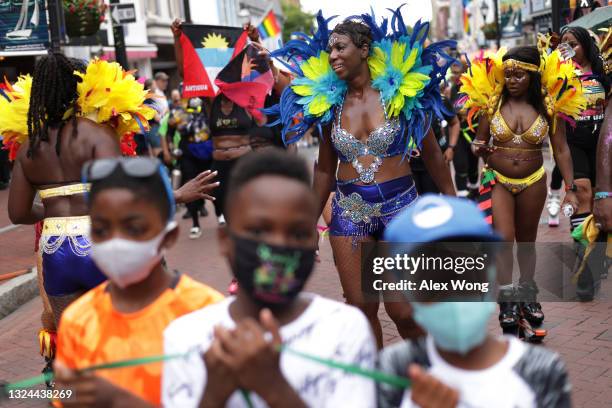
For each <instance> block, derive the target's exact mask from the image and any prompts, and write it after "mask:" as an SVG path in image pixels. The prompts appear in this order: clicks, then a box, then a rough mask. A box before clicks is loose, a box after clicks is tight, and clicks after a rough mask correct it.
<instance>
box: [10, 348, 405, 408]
mask: <svg viewBox="0 0 612 408" xmlns="http://www.w3.org/2000/svg"><path fill="white" fill-rule="evenodd" d="M277 350H278V351H284V352H286V353H289V354H293V355H295V356H297V357H301V358H303V359H305V360H309V361H314V362H316V363H319V364H322V365H325V366H327V367H330V368H336V369H340V370H343V371H345V372H348V373H351V374H355V375H358V376H361V377H365V378H369V379H372V380H374V381H376V382H378V383H384V384H388V385H391V386H394V387H397V388H408V387H410V380H408V379H407V378H404V377H398V376H396V375H392V374H387V373H384V372H382V371H377V370H369V369H365V368H361V367H359V366H358V365H355V364H346V363H341V362H339V361H335V360H331V359H327V358H322V357H317V356H313V355H311V354H307V353H303V352H301V351H297V350H293V349H290V348H288V347H286V346H283V345H280V346H279V347H278V348H277ZM194 352H197V351H189V352H187V353H181V354H164V355H159V356H150V357H142V358H134V359H129V360H121V361H115V362H112V363H104V364H97V365H93V366H89V367H86V368H83V369H80V370H78V372H80V373H87V372H91V371H96V370H107V369H115V368H123V367H134V366H139V365H145V364H152V363H158V362H162V361H168V360H174V359H178V358H185V357H187V356H188V355H189V354H191V353H194ZM54 378H55V377H54V375H53V373H45V374H42V375H37V376H35V377H31V378H27V379H25V380H21V381H17V382H14V383H11V384H5V385H3V387H2V388H3V391H4V393H6V392H7V391H11V390H18V389H23V388H31V387H33V386H35V385H39V384H44V383H45V382H47V381H52V380H53V379H54ZM240 391H241V393H242V395H243V397H244V399H245V401H246V402H247V405H248V406H249V407H252V406H253V403H252V401H251V398H250V396H249V394H248V392H247V391H245V390H243V389H241V390H240Z"/></svg>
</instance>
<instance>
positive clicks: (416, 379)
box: [408, 364, 459, 408]
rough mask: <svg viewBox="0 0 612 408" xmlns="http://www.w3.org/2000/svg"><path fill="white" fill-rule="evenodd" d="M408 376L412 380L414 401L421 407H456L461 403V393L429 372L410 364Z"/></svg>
mask: <svg viewBox="0 0 612 408" xmlns="http://www.w3.org/2000/svg"><path fill="white" fill-rule="evenodd" d="M408 376H409V377H410V381H412V389H411V391H412V401H414V403H415V404H416V405H418V406H420V407H421V408H454V407H456V406H457V404H458V403H459V393H458V392H457V391H456V390H455V389H453V388H451V387H449V386H447V385H445V384H443V383H442V382H440V381H438V380H437V379H436V378H435V377H433V376H431V375H429V374H427V373H426V372H425V371H423V369H422V368H421V367H420V366H418V365H416V364H410V366H409V367H408Z"/></svg>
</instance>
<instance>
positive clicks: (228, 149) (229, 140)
mask: <svg viewBox="0 0 612 408" xmlns="http://www.w3.org/2000/svg"><path fill="white" fill-rule="evenodd" d="M250 151H251V138H250V136H249V135H227V136H215V137H213V159H214V160H217V161H226V160H234V159H237V158H239V157H241V156H244V155H245V154H247V153H248V152H250Z"/></svg>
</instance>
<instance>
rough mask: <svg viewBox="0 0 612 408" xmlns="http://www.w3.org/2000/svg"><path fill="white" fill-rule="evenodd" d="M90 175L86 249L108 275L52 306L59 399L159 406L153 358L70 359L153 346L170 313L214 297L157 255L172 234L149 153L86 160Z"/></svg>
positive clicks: (164, 181) (163, 185)
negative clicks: (56, 318) (57, 317)
mask: <svg viewBox="0 0 612 408" xmlns="http://www.w3.org/2000/svg"><path fill="white" fill-rule="evenodd" d="M83 175H84V177H85V178H86V179H87V181H88V182H91V192H90V195H89V208H90V216H91V220H92V226H91V238H92V253H91V256H92V258H93V260H94V261H95V263H96V264H97V266H98V267H99V268H100V269H101V270H102V272H103V273H104V274H105V275H106V276H107V277H108V279H109V280H108V281H107V282H105V283H103V284H101V285H100V286H98V287H96V288H94V289H92V290H91V291H89V292H87V293H86V294H85V295H83V296H82V297H81V298H79V299H78V300H77V301H75V302H74V303H73V304H72V305H70V307H68V309H66V311H65V312H64V314H63V315H62V319H61V322H60V326H59V332H58V353H57V361H56V365H55V371H56V375H57V382H58V386H59V387H60V388H65V389H67V390H72V391H73V396H72V398H70V399H69V400H66V401H63V405H64V406H66V407H69V406H82V405H83V404H85V405H88V406H100V407H111V406H112V407H117V406H126V407H140V406H151V405H153V406H159V405H160V403H161V397H160V389H161V371H162V367H161V363H154V364H147V365H141V366H135V367H125V368H119V369H113V370H99V371H96V372H95V375H91V374H79V373H77V371H75V370H76V369H81V368H84V367H88V366H91V365H96V364H101V363H108V362H114V361H120V360H127V359H133V358H140V357H147V356H152V355H160V354H162V352H163V347H162V332H163V330H164V329H165V328H166V326H167V325H168V324H169V323H170V322H171V321H172V320H174V319H175V318H177V317H179V316H181V315H184V314H186V313H189V312H192V311H194V310H197V309H200V308H202V307H205V306H207V305H210V304H212V303H215V302H218V301H220V300H221V299H223V296H222V295H221V294H220V293H218V292H217V291H215V290H214V289H211V288H210V287H208V286H206V285H203V284H201V283H199V282H196V281H194V280H192V279H191V278H189V277H188V276H185V275H181V274H180V273H178V272H175V271H171V270H170V269H168V267H167V265H166V263H165V261H164V259H163V255H164V252H165V251H166V250H167V249H168V248H171V247H172V246H173V245H174V244H175V242H176V239H177V237H178V227H177V225H176V222H174V220H173V217H174V212H175V207H174V200H173V198H172V190H171V188H170V181H169V179H168V176H167V175H166V173H165V172H164V170H163V167H162V165H161V163H160V162H159V161H158V160H156V159H149V158H117V159H102V160H97V161H94V162H90V163H88V164H86V166H85V168H84V170H83Z"/></svg>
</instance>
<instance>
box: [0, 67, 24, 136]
mask: <svg viewBox="0 0 612 408" xmlns="http://www.w3.org/2000/svg"><path fill="white" fill-rule="evenodd" d="M5 92H6V93H7V94H8V95H9V97H10V98H11V101H10V102H9V101H7V100H6V98H4V97H3V96H0V112H2V114H0V135H3V136H4V138H5V139H4V142H5V143H7V142H9V140H10V141H15V142H17V143H21V144H23V142H25V141H26V139H27V138H28V111H29V110H30V94H31V92H32V77H31V76H30V75H22V76H20V77H19V79H18V80H17V82H15V83H14V84H13V85H12V91H5Z"/></svg>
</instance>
